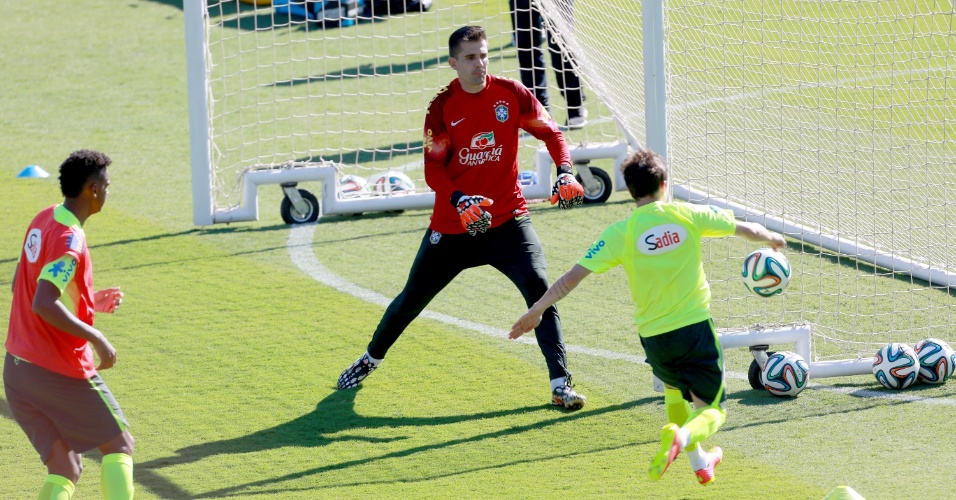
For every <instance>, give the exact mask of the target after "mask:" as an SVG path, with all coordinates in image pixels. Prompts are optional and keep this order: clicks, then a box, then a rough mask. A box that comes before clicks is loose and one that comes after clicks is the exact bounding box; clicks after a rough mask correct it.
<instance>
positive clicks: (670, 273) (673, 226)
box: [578, 202, 737, 337]
mask: <svg viewBox="0 0 956 500" xmlns="http://www.w3.org/2000/svg"><path fill="white" fill-rule="evenodd" d="M736 228H737V223H736V221H735V220H734V216H733V213H732V212H730V211H726V210H721V209H718V208H715V207H711V206H706V205H691V204H688V203H664V202H655V203H650V204H647V205H644V206H641V207H638V208H636V209H635V210H634V212H633V213H632V214H631V216H630V217H629V218H627V219H626V220H622V221H620V222H616V223H614V224H612V225H611V226H610V227H608V228H607V229H605V230H604V232H603V233H602V234H601V237H600V238H599V239H598V240H597V241H596V242H595V243H594V244H593V245H591V248H589V249H588V252H587V254H585V255H584V257H582V258H581V260H579V261H578V264H580V265H581V266H583V267H585V268H587V269H588V270H590V271H591V272H594V273H599V274H600V273H603V272H606V271H607V270H609V269H611V268H613V267H615V266H619V265H620V266H624V270H625V272H627V279H628V282H629V284H630V287H631V298H632V299H634V305H635V310H634V322H635V323H637V328H638V333H639V334H640V335H641V336H642V337H651V336H654V335H660V334H662V333H666V332H669V331H672V330H676V329H677V328H680V327H683V326H687V325H691V324H694V323H697V322H700V321H704V320H707V319H709V318H710V286H709V285H708V284H707V277H706V276H705V275H704V266H703V263H702V262H701V260H702V257H701V245H700V240H701V238H708V237H724V236H730V235H732V234H734V231H735V230H736Z"/></svg>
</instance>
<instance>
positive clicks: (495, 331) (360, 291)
mask: <svg viewBox="0 0 956 500" xmlns="http://www.w3.org/2000/svg"><path fill="white" fill-rule="evenodd" d="M315 228H316V224H295V225H293V226H292V228H291V229H290V230H289V239H288V240H287V242H286V248H287V249H288V251H289V257H290V258H291V259H292V262H293V263H294V264H295V265H296V267H298V268H299V269H300V270H302V272H304V273H305V274H306V275H308V276H309V277H311V278H312V279H314V280H315V281H318V282H319V283H321V284H323V285H326V286H328V287H331V288H334V289H336V290H338V291H340V292H342V293H347V294H349V295H351V296H353V297H355V298H357V299H361V300H364V301H366V302H370V303H372V304H377V305H380V306H382V307H388V305H389V304H390V303H391V302H392V299H391V298H389V297H386V296H384V295H382V294H380V293H378V292H374V291H372V290H369V289H366V288H362V287H360V286H358V285H356V284H355V283H352V282H351V281H348V280H346V279H344V278H342V277H341V276H339V275H337V274H335V273H333V272H332V271H330V270H329V269H328V268H327V267H325V266H324V265H322V263H321V262H319V259H318V258H316V256H315V251H313V250H312V242H313V240H314V238H315ZM419 316H420V317H422V318H426V319H430V320H434V321H439V322H441V323H444V324H446V325H451V326H454V327H457V328H461V329H463V330H467V331H472V332H476V333H480V334H482V335H487V336H489V337H495V338H500V339H502V340H508V331H507V330H504V329H502V328H496V327H493V326H490V325H486V324H483V323H477V322H475V321H469V320H467V319H462V318H457V317H455V316H451V315H448V314H444V313H439V312H435V311H430V310H428V309H425V310H424V311H422V313H421V314H420V315H419ZM511 342H517V343H520V344H527V345H533V346H537V342H535V341H534V340H533V339H530V338H525V337H520V338H518V339H516V340H512V341H511ZM565 349H566V350H567V351H568V352H571V353H575V354H584V355H587V356H594V357H598V358H602V359H608V360H619V361H626V362H628V363H634V364H638V365H643V366H648V365H647V364H646V363H645V362H644V357H643V356H636V355H634V354H626V353H621V352H616V351H609V350H606V349H594V348H591V347H584V346H579V345H573V344H565ZM724 373H725V375H726V376H727V377H729V378H734V379H740V380H747V374H746V373H739V372H732V371H725V372H724ZM808 389H815V390H825V391H832V392H839V393H842V394H846V395H848V396H853V397H862V398H885V399H894V400H898V401H906V402H913V403H926V404H936V405H946V406H956V400H953V399H934V398H923V397H919V396H910V395H906V394H885V393H883V392H879V391H874V390H868V389H852V388H843V387H832V386H827V385H823V384H819V383H815V384H812V385H810V386H809V387H808Z"/></svg>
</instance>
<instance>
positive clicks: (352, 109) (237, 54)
mask: <svg viewBox="0 0 956 500" xmlns="http://www.w3.org/2000/svg"><path fill="white" fill-rule="evenodd" d="M370 1H371V0H370ZM260 3H262V4H265V5H255V4H247V3H243V2H239V1H238V0H223V1H211V0H210V1H209V2H208V4H207V7H206V10H205V12H200V13H199V14H198V15H201V16H203V19H202V21H201V23H197V24H196V25H193V26H190V25H189V24H188V23H189V20H190V19H195V18H196V17H198V15H197V13H196V12H195V11H196V9H195V7H196V6H194V5H187V7H193V12H187V45H189V46H188V47H187V50H188V51H190V54H191V55H194V52H197V51H198V52H199V54H200V56H195V55H194V60H193V62H194V63H196V64H197V67H199V66H198V64H199V63H202V64H201V68H200V69H198V70H196V71H194V72H193V74H191V75H190V78H191V83H192V81H193V80H198V81H199V86H200V88H201V89H204V91H203V90H200V91H196V92H192V91H191V93H197V94H199V93H204V96H205V102H203V103H201V104H197V105H196V106H195V108H199V109H202V110H204V111H205V112H206V113H207V114H208V116H207V117H206V118H205V120H202V121H201V122H200V121H194V122H193V123H192V126H193V129H194V130H193V131H192V132H193V134H196V133H197V132H204V133H205V134H207V135H208V136H207V137H204V138H201V139H200V140H199V141H198V142H199V143H200V144H201V145H208V152H204V153H203V154H202V155H201V156H202V158H200V159H199V161H202V162H206V163H207V164H208V167H205V168H207V170H208V174H209V177H210V186H209V188H208V189H207V190H208V191H209V195H208V196H209V200H203V201H201V202H200V203H199V205H201V206H199V207H198V208H197V210H199V211H200V212H204V213H205V212H208V213H209V214H210V215H209V217H208V219H207V220H205V221H202V222H199V220H198V217H197V223H202V224H209V223H213V222H220V221H223V222H228V221H229V220H231V219H228V218H223V219H220V218H219V214H223V213H227V212H229V211H230V210H235V209H237V208H238V207H239V206H240V205H242V203H243V192H242V184H243V182H245V181H246V180H247V174H248V173H249V172H257V171H265V170H283V169H289V168H298V167H304V166H308V165H314V164H316V163H318V162H322V161H328V162H333V163H334V164H335V166H336V169H337V173H336V176H335V178H336V180H341V179H342V178H343V177H345V176H347V175H351V176H358V177H360V178H361V179H365V180H366V181H367V182H369V183H370V184H372V183H374V181H375V180H376V179H377V178H379V177H380V176H381V175H382V174H383V173H385V172H399V173H402V174H405V175H406V176H407V177H408V178H410V179H411V182H412V183H413V185H414V190H415V192H416V193H423V192H428V187H427V186H426V184H425V182H424V174H423V171H422V168H421V165H422V160H421V158H422V155H421V153H422V135H423V134H422V130H423V125H424V116H425V110H426V108H427V106H428V104H429V102H430V101H431V99H432V98H433V97H434V96H435V95H436V94H437V92H438V90H439V89H441V88H442V87H444V86H445V85H447V84H448V82H450V81H451V80H452V79H454V78H455V76H456V75H455V73H454V71H453V70H452V69H450V68H449V66H448V64H447V60H448V37H449V35H450V34H451V33H452V31H454V29H456V28H457V27H460V26H462V25H464V24H478V25H481V26H483V27H484V28H485V29H486V30H487V33H488V36H489V51H490V59H491V71H492V73H494V74H496V75H500V76H506V77H510V78H514V79H519V73H518V64H517V59H516V54H515V52H516V51H515V47H514V40H513V38H512V33H513V30H512V20H511V13H510V11H509V10H508V2H507V1H505V2H485V1H477V0H472V1H468V0H452V1H448V0H441V1H438V2H435V3H434V4H432V5H431V6H430V8H429V9H428V10H427V11H424V12H422V11H421V10H420V9H419V10H415V11H410V12H407V13H402V14H392V15H388V13H387V12H382V11H375V12H374V13H373V12H370V11H369V10H368V9H366V10H364V11H363V10H362V9H361V8H359V15H358V18H357V19H356V21H357V22H356V23H355V24H353V25H350V26H336V25H330V24H328V23H321V22H315V21H313V20H308V19H306V18H305V17H301V16H299V15H294V14H290V13H289V9H288V8H283V7H282V6H281V5H275V6H274V5H271V4H269V2H260ZM278 3H279V2H277V4H278ZM283 3H287V2H283ZM313 3H314V2H308V4H310V5H311V4H313ZM304 5H306V3H305V2H301V1H297V2H293V6H304ZM200 10H201V9H200ZM373 14H374V15H373ZM525 15H527V13H525ZM197 26H198V27H197ZM190 30H193V32H194V36H193V40H189V32H190ZM193 45H195V46H196V47H193ZM542 49H543V50H544V51H545V58H546V60H547V61H548V64H550V54H548V52H547V51H548V47H547V44H544V45H542ZM200 77H201V78H200ZM547 79H548V84H549V85H550V86H551V88H550V89H549V91H550V92H549V94H550V96H551V103H550V111H551V113H552V115H553V116H554V118H555V120H556V121H558V122H559V123H565V122H566V120H567V118H568V114H567V104H566V101H565V100H564V99H563V98H562V96H561V93H560V91H559V89H557V88H555V76H554V73H553V72H552V70H551V69H550V67H549V68H547ZM191 97H192V96H191ZM585 105H586V107H587V109H589V110H590V115H589V122H588V125H587V126H586V127H584V128H582V129H575V130H569V131H567V132H566V137H567V139H568V142H569V143H572V144H573V143H593V142H601V141H614V140H617V139H619V138H620V137H621V132H620V130H619V128H618V127H617V125H615V124H614V123H613V122H612V121H611V120H610V119H609V114H608V112H607V110H606V109H605V108H604V107H603V106H602V105H601V103H600V101H599V99H597V98H596V96H593V95H592V96H591V98H590V99H588V100H587V102H586V103H585ZM203 123H205V126H203V125H202V124H203ZM193 140H194V144H195V141H196V138H195V136H194V139H193ZM527 144H528V147H526V148H523V152H522V158H521V159H522V164H523V165H528V167H527V168H528V169H531V168H532V165H533V156H534V151H535V148H536V147H537V146H538V145H539V144H538V143H537V141H534V140H529V141H528V142H527ZM194 153H195V147H194ZM195 163H196V159H195V158H194V164H195ZM194 167H195V165H194ZM352 178H354V177H352ZM369 188H370V189H369V192H367V193H366V192H363V193H361V194H362V195H368V196H376V197H385V196H389V195H391V194H393V193H389V192H387V191H388V190H385V191H386V192H379V191H376V190H375V189H372V186H369ZM336 189H338V188H336ZM338 194H339V195H340V197H341V196H349V197H351V196H355V195H356V193H348V192H346V193H342V192H339V193H338ZM395 194H402V195H404V194H407V193H404V192H403V193H395ZM402 208H404V207H402Z"/></svg>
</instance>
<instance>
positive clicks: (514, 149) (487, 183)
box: [424, 75, 571, 234]
mask: <svg viewBox="0 0 956 500" xmlns="http://www.w3.org/2000/svg"><path fill="white" fill-rule="evenodd" d="M519 129H523V130H526V131H527V132H528V133H529V134H531V135H532V136H534V137H535V138H537V139H539V140H542V141H544V143H545V145H546V146H547V148H548V152H549V153H550V154H551V158H552V159H553V160H554V162H555V165H561V164H562V163H567V164H570V163H571V157H570V155H569V154H568V146H567V144H566V143H565V142H564V136H563V135H562V134H561V132H560V131H559V130H558V126H557V125H556V124H555V123H554V120H552V119H551V117H550V116H549V115H548V113H547V112H546V111H545V110H544V108H543V107H542V106H541V103H539V102H538V100H537V99H536V98H535V97H534V94H532V93H531V91H529V90H528V89H527V88H526V87H525V86H524V85H522V84H520V83H518V82H516V81H514V80H509V79H507V78H499V77H495V76H491V75H488V76H487V77H486V78H485V88H484V89H482V90H481V92H478V93H475V94H472V93H469V92H466V91H465V90H464V89H462V88H461V84H460V83H459V82H458V79H455V80H453V81H452V82H451V83H450V84H449V85H448V86H447V87H445V88H443V89H442V90H441V91H439V92H438V95H437V96H435V98H434V99H432V102H431V104H430V105H429V106H428V113H427V115H426V116H425V138H424V146H425V147H424V149H425V182H427V183H428V186H429V187H431V188H432V190H434V191H435V208H434V210H433V212H432V218H431V224H430V226H429V227H430V228H431V229H432V230H433V231H437V232H440V233H445V234H458V233H464V232H465V229H464V228H463V227H462V225H461V217H460V216H459V215H458V210H457V209H456V208H455V206H453V205H452V204H451V201H450V200H451V195H452V193H454V192H455V191H461V192H463V193H464V194H466V195H470V196H476V195H480V196H484V197H486V198H491V199H492V200H494V204H493V205H491V206H490V207H485V210H487V211H488V212H489V213H490V214H491V216H492V219H491V227H495V226H498V225H501V224H502V223H504V222H506V221H508V220H510V219H511V218H513V217H515V216H518V215H526V214H527V213H528V204H527V202H526V201H525V199H524V196H522V194H521V185H520V184H519V182H518V133H519V132H518V131H519Z"/></svg>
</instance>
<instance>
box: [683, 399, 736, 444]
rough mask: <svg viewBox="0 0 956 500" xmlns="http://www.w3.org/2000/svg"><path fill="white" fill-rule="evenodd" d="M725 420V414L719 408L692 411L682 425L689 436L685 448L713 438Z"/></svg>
mask: <svg viewBox="0 0 956 500" xmlns="http://www.w3.org/2000/svg"><path fill="white" fill-rule="evenodd" d="M725 420H727V412H726V411H724V409H723V408H721V407H719V406H705V407H703V408H698V409H696V410H694V412H693V413H691V414H690V418H689V419H688V420H687V423H686V424H684V428H685V429H687V431H688V434H689V437H688V439H687V446H686V448H691V447H693V446H694V445H696V444H697V443H699V442H701V441H703V440H705V439H707V438H708V437H710V436H713V435H714V433H715V432H717V429H720V426H721V425H724V421H725Z"/></svg>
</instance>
